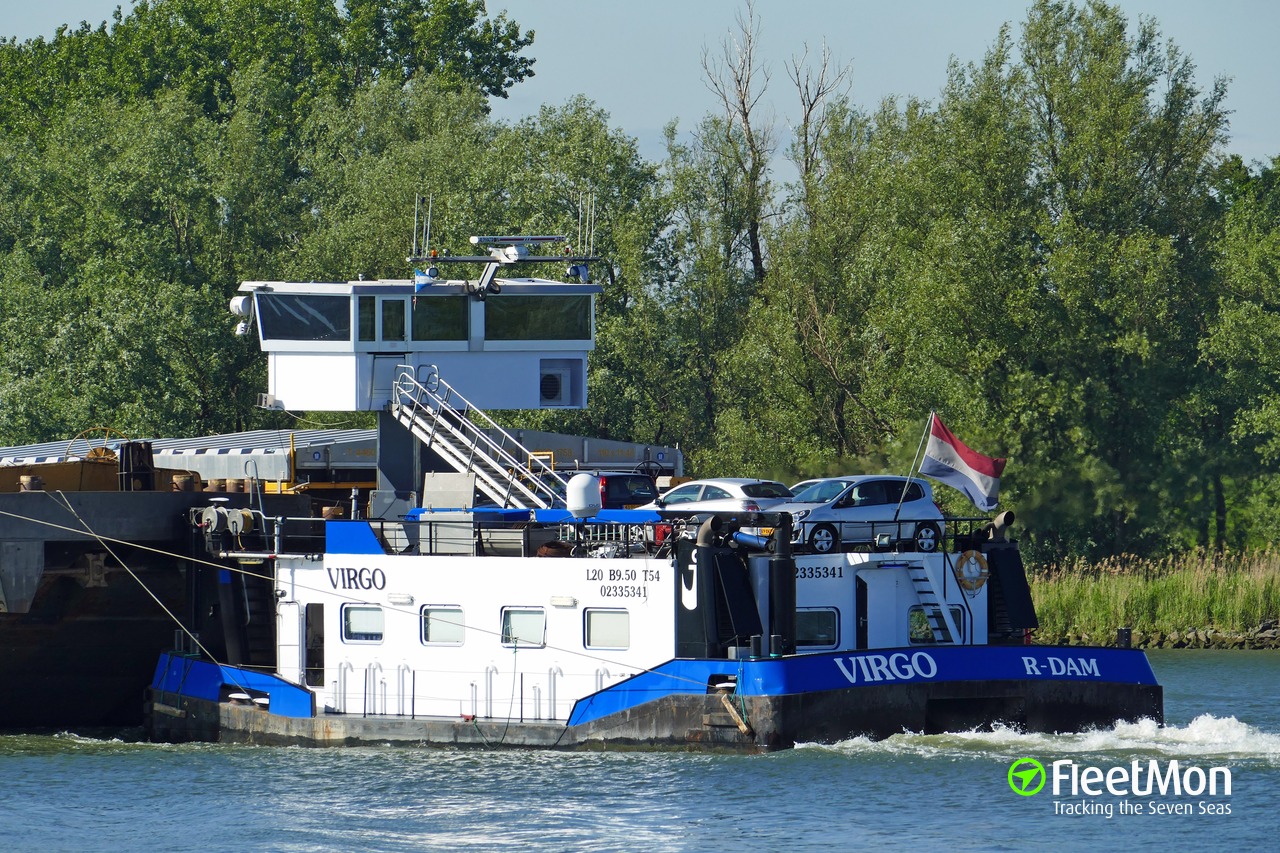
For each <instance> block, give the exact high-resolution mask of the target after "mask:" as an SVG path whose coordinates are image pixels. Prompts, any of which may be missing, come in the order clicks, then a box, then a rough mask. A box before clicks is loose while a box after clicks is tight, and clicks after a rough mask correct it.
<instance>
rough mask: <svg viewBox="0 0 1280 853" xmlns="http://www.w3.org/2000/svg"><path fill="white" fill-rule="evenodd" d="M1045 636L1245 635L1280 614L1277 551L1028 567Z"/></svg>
mask: <svg viewBox="0 0 1280 853" xmlns="http://www.w3.org/2000/svg"><path fill="white" fill-rule="evenodd" d="M1028 580H1029V581H1030V583H1031V597H1032V600H1033V601H1034V602H1035V605H1036V612H1037V614H1038V615H1039V618H1040V631H1039V632H1038V634H1039V636H1040V637H1041V638H1043V639H1045V640H1051V639H1057V638H1059V637H1066V636H1084V637H1088V638H1092V639H1094V640H1104V639H1106V638H1111V637H1114V636H1115V632H1116V629H1117V628H1121V627H1128V628H1132V629H1133V630H1134V631H1135V632H1142V633H1143V634H1147V635H1150V634H1155V633H1160V632H1165V633H1172V632H1186V631H1189V630H1199V631H1205V630H1216V631H1220V632H1222V633H1225V634H1233V635H1242V634H1246V633H1249V632H1253V631H1257V630H1258V629H1260V628H1266V627H1272V628H1274V627H1275V622H1276V620H1277V619H1278V618H1280V552H1277V551H1273V550H1264V551H1242V552H1191V553H1185V554H1176V555H1171V556H1168V557H1165V558H1163V559H1159V560H1150V559H1147V560H1143V559H1138V558H1136V557H1130V556H1121V557H1113V558H1108V559H1106V560H1103V561H1101V562H1092V563H1091V562H1087V561H1083V560H1079V561H1075V562H1071V563H1067V564H1063V565H1060V564H1054V565H1049V566H1042V567H1037V566H1032V567H1028Z"/></svg>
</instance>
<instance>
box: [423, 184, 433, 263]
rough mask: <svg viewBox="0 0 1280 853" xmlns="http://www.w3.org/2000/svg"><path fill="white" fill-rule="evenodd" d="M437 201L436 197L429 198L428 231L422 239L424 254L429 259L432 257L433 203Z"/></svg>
mask: <svg viewBox="0 0 1280 853" xmlns="http://www.w3.org/2000/svg"><path fill="white" fill-rule="evenodd" d="M434 201H435V196H433V195H429V196H427V230H426V232H425V233H424V234H423V237H422V254H424V255H426V256H427V257H430V256H431V203H432V202H434Z"/></svg>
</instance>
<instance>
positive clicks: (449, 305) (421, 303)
mask: <svg viewBox="0 0 1280 853" xmlns="http://www.w3.org/2000/svg"><path fill="white" fill-rule="evenodd" d="M469 308H470V303H469V301H468V300H467V298H466V297H465V296H417V297H414V300H413V322H412V330H411V332H412V335H413V340H415V341H465V340H466V339H467V337H468V332H469V326H468V324H467V317H468V315H469V313H470V311H469Z"/></svg>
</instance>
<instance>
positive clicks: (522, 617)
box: [502, 607, 547, 647]
mask: <svg viewBox="0 0 1280 853" xmlns="http://www.w3.org/2000/svg"><path fill="white" fill-rule="evenodd" d="M502 644H503V645H504V646H516V647H520V646H526V647H527V646H539V647H541V646H545V645H546V644H547V614H546V613H545V612H544V611H543V609H542V608H541V607H504V608H502Z"/></svg>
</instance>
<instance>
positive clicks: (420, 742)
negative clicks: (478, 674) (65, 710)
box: [147, 680, 1163, 753]
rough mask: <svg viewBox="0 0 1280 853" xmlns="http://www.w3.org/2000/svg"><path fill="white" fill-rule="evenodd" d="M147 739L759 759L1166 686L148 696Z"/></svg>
mask: <svg viewBox="0 0 1280 853" xmlns="http://www.w3.org/2000/svg"><path fill="white" fill-rule="evenodd" d="M147 718H148V729H149V734H150V736H151V738H152V740H157V741H167V742H186V741H207V742H216V743H236V744H257V745H276V746H312V747H332V746H359V745H365V746H371V745H383V746H387V745H397V746H415V747H447V748H481V749H493V748H500V747H509V748H543V749H563V750H606V749H610V750H612V749H646V750H649V749H667V750H678V751H706V752H737V753H763V752H771V751H775V750H781V749H789V748H791V747H794V746H795V745H796V744H799V743H826V744H831V743H838V742H840V741H842V740H847V739H850V738H853V737H870V738H872V739H876V740H878V739H883V738H887V737H890V736H892V735H895V734H901V733H903V732H918V733H924V734H936V733H941V732H947V731H950V732H955V731H966V730H974V729H977V730H981V729H990V728H992V727H993V726H1009V727H1013V728H1017V729H1020V730H1023V731H1028V732H1044V733H1062V732H1075V731H1083V730H1087V729H1091V728H1105V727H1109V726H1112V725H1114V724H1115V723H1117V722H1121V721H1125V722H1136V721H1138V720H1141V719H1152V720H1155V721H1156V722H1157V723H1162V722H1163V713H1162V689H1161V687H1160V686H1159V685H1143V684H1118V683H1097V682H1080V681H1034V680H1028V681H1022V682H1000V681H987V682H966V683H955V682H951V683H946V682H943V683H929V684H911V685H895V686H888V685H879V686H864V687H855V688H848V689H844V690H834V691H827V692H823V693H810V694H791V695H784V696H771V697H765V696H742V695H737V694H721V693H715V694H706V695H702V694H681V695H671V696H665V697H662V698H660V699H656V700H653V701H651V702H646V703H644V704H643V705H640V706H637V707H634V708H628V709H626V710H623V711H618V712H615V713H613V714H609V715H607V716H605V717H601V718H599V719H596V720H592V721H591V722H588V723H582V724H579V725H575V726H567V725H565V724H564V723H560V722H554V721H532V720H526V721H515V720H513V721H510V722H508V721H506V720H497V719H467V718H432V717H422V718H417V719H411V718H406V717H359V716H354V715H338V714H320V715H318V716H315V717H286V716H281V715H278V714H273V713H271V712H270V711H267V710H263V709H262V708H260V707H257V706H256V705H254V704H252V703H237V702H229V701H222V702H219V701H216V700H210V699H201V698H197V697H192V696H188V695H182V694H179V693H172V692H166V691H161V690H153V691H152V693H151V697H150V700H149V702H148V706H147Z"/></svg>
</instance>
